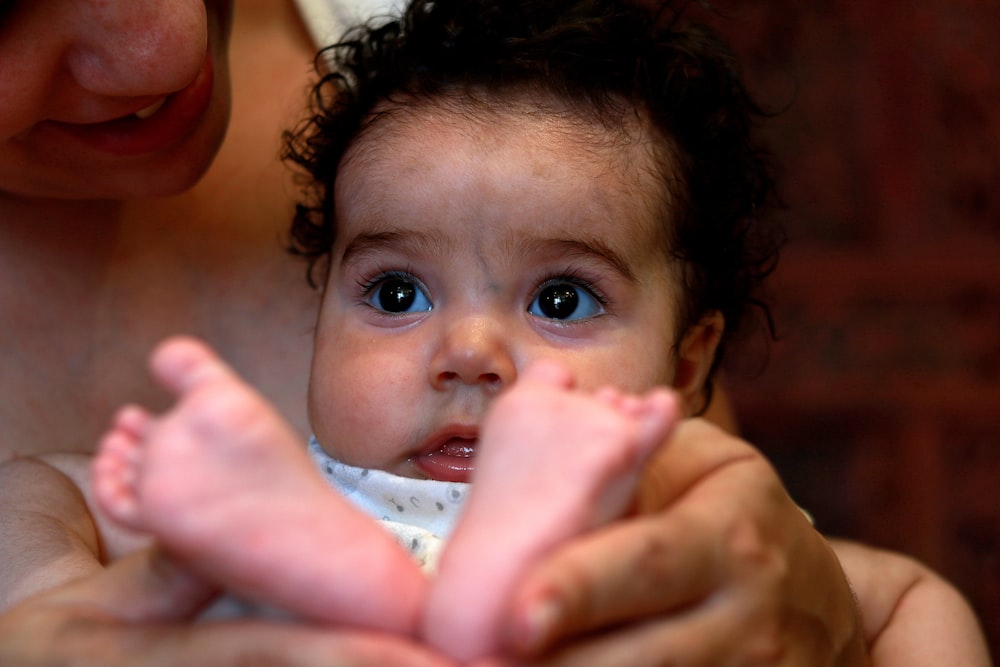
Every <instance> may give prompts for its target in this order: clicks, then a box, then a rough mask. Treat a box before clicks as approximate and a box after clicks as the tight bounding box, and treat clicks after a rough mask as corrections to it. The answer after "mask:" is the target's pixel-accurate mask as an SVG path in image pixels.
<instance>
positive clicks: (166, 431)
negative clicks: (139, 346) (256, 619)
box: [93, 338, 426, 633]
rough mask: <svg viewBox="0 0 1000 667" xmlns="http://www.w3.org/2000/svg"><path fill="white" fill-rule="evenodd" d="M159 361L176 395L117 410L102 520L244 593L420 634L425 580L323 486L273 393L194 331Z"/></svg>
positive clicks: (99, 462) (97, 484) (99, 488)
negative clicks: (168, 401) (243, 375)
mask: <svg viewBox="0 0 1000 667" xmlns="http://www.w3.org/2000/svg"><path fill="white" fill-rule="evenodd" d="M152 367H153V372H154V374H155V375H156V377H157V378H158V379H159V380H160V382H162V383H163V384H164V385H165V386H166V387H167V388H168V389H170V390H171V391H172V392H174V393H175V394H176V395H177V402H176V403H175V405H174V406H173V407H172V408H171V409H170V410H169V411H167V412H166V413H165V414H163V415H160V416H153V415H150V414H149V413H147V412H145V411H144V410H142V409H141V408H136V407H127V408H124V409H123V410H122V411H120V412H119V414H118V415H117V417H116V418H115V421H114V424H113V425H112V428H111V430H110V431H109V432H108V433H107V434H106V435H105V437H104V438H103V440H102V442H101V448H100V452H99V454H98V457H97V458H96V460H95V462H94V466H93V488H94V495H95V497H96V499H97V501H98V503H99V505H100V506H101V508H102V509H103V510H104V511H105V512H106V513H107V514H108V516H110V517H111V518H112V519H114V520H115V521H117V522H119V523H120V524H122V525H124V526H126V527H128V528H131V529H133V530H140V531H143V532H148V533H151V534H152V535H153V536H154V537H156V538H157V539H158V540H159V541H160V542H161V543H162V545H163V546H164V548H165V549H166V550H168V551H169V552H170V553H171V554H172V555H174V556H175V557H176V558H177V559H178V560H180V561H182V562H184V563H186V564H187V565H189V566H190V567H191V568H192V569H193V570H194V571H196V572H197V573H198V574H200V575H202V576H204V577H206V578H208V579H210V580H211V581H213V582H215V583H217V584H219V585H222V586H224V587H227V588H230V589H233V590H234V592H236V593H237V594H239V595H243V596H247V597H250V598H252V599H254V600H258V601H262V602H266V603H268V604H271V605H275V606H278V607H281V608H283V609H285V610H287V611H290V612H293V613H295V614H299V615H301V616H305V617H308V618H310V619H313V620H319V621H324V622H332V623H339V624H350V625H355V626H361V627H368V628H375V629H380V630H389V631H393V632H402V633H412V632H413V630H414V628H415V624H416V622H417V617H418V614H419V608H420V606H421V605H422V603H423V600H424V597H425V587H426V582H425V581H424V578H423V575H422V574H421V573H420V572H419V570H418V569H417V567H416V565H415V564H414V563H413V562H412V561H411V560H410V557H409V555H407V554H406V552H405V551H404V550H403V549H402V548H401V547H399V545H397V544H396V543H395V541H394V540H393V538H392V537H390V536H389V535H388V533H386V532H385V531H384V530H383V529H382V528H381V527H379V526H378V525H377V524H376V523H375V522H373V521H372V520H371V519H369V518H367V517H366V516H364V515H362V514H361V513H360V512H358V511H357V510H355V509H354V508H353V507H351V506H350V505H349V504H348V503H347V502H346V501H345V500H343V499H342V498H340V497H339V496H337V495H336V493H335V492H334V491H333V490H332V489H330V488H329V487H328V486H327V484H326V482H325V481H324V480H323V479H322V478H321V477H320V476H319V474H318V472H317V471H316V470H315V467H314V465H313V463H312V461H311V460H310V458H309V456H308V454H307V453H306V450H305V447H304V445H303V444H302V443H301V441H300V440H299V438H298V436H297V435H296V434H295V432H294V431H293V430H292V429H291V427H290V426H288V425H287V423H286V422H285V421H284V419H283V418H282V417H281V416H280V415H279V414H278V413H277V412H276V411H275V410H274V409H273V408H272V407H271V406H270V405H269V404H268V403H267V401H266V400H265V399H264V398H263V397H261V396H260V395H259V394H258V393H257V392H255V391H254V390H253V389H252V388H250V387H249V386H248V385H246V384H245V383H244V382H243V381H242V380H240V379H239V377H237V376H236V375H235V373H233V371H232V370H231V369H229V367H228V366H226V365H225V364H224V363H222V362H221V361H220V360H219V359H218V358H217V357H216V356H215V355H214V354H213V353H212V352H211V350H209V349H208V348H207V347H206V346H204V345H203V344H201V343H199V342H198V341H195V340H192V339H186V338H181V339H172V340H170V341H168V342H166V343H165V344H163V345H161V346H160V348H159V349H158V350H157V351H156V353H155V354H154V356H153V360H152Z"/></svg>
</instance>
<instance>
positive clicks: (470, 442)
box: [413, 435, 479, 482]
mask: <svg viewBox="0 0 1000 667" xmlns="http://www.w3.org/2000/svg"><path fill="white" fill-rule="evenodd" d="M478 444H479V438H478V437H476V436H473V435H452V436H448V437H446V438H445V439H443V440H441V441H440V442H438V443H436V445H435V446H432V447H431V448H429V449H426V450H424V451H423V452H422V453H420V454H418V455H417V456H415V457H413V462H414V463H415V464H416V465H417V467H419V468H420V470H421V472H423V473H424V474H425V475H427V476H428V477H430V478H431V479H436V480H439V481H442V482H468V481H469V480H470V478H471V477H472V472H473V471H474V470H475V468H476V466H475V457H476V447H477V445H478Z"/></svg>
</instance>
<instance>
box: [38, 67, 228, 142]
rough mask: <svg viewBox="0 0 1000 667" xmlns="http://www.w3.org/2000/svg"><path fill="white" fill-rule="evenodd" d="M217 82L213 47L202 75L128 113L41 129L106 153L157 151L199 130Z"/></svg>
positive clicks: (52, 124) (43, 125) (44, 125)
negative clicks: (101, 119)
mask: <svg viewBox="0 0 1000 667" xmlns="http://www.w3.org/2000/svg"><path fill="white" fill-rule="evenodd" d="M214 82H215V68H214V64H213V61H212V55H211V51H209V52H208V53H206V55H205V61H204V63H203V64H202V68H201V70H200V71H199V72H198V75H197V76H196V77H195V78H194V80H193V81H192V82H191V83H190V84H188V85H187V86H186V87H185V88H183V89H181V90H179V91H177V92H175V93H171V94H170V95H165V96H163V97H160V98H154V99H153V100H152V101H151V102H148V103H144V104H145V106H143V107H142V108H139V109H136V110H135V111H134V112H132V113H130V114H128V115H125V116H122V117H121V118H115V119H111V120H107V121H105V122H102V123H62V122H57V121H47V122H45V123H41V124H40V125H39V126H38V129H39V130H42V129H43V128H44V131H45V132H52V133H54V134H56V135H58V136H59V137H61V138H64V139H65V140H69V141H71V142H75V143H77V144H81V145H83V146H87V147H89V148H90V149H91V150H97V151H99V152H102V153H108V154H112V155H121V156H133V155H144V154H149V153H155V152H158V151H161V150H164V149H167V148H169V147H171V146H173V145H176V144H178V143H180V142H182V141H183V140H184V139H185V138H186V137H188V136H189V135H190V134H191V133H193V132H194V131H195V129H196V128H197V127H198V126H199V124H200V122H201V120H202V118H203V117H204V116H205V113H206V111H207V110H208V108H209V105H210V104H211V101H212V92H213V90H214Z"/></svg>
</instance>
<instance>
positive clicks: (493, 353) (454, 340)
mask: <svg viewBox="0 0 1000 667" xmlns="http://www.w3.org/2000/svg"><path fill="white" fill-rule="evenodd" d="M516 378H517V366H516V364H515V360H514V357H513V356H512V351H511V337H510V335H509V331H505V330H504V326H503V324H502V323H501V322H500V321H498V320H496V319H494V318H491V317H488V316H483V315H470V316H466V317H462V318H459V319H458V320H456V321H453V322H451V323H449V324H447V325H446V326H445V328H444V331H443V333H442V336H441V341H440V344H439V346H438V349H437V350H436V352H435V355H434V357H433V359H432V361H431V367H430V381H431V385H432V386H433V387H434V388H435V389H438V390H440V391H444V390H447V389H449V388H453V387H456V386H463V385H464V386H478V387H481V388H483V389H486V390H488V391H490V392H493V393H496V392H499V391H500V389H502V388H503V387H505V386H507V385H509V384H511V383H512V382H514V380H515V379H516Z"/></svg>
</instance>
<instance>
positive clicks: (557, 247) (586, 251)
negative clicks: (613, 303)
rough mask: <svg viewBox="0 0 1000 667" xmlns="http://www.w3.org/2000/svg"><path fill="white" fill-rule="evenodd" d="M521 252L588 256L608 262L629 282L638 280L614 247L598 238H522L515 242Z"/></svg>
mask: <svg viewBox="0 0 1000 667" xmlns="http://www.w3.org/2000/svg"><path fill="white" fill-rule="evenodd" d="M516 245H517V246H518V248H519V250H520V251H521V252H524V253H531V252H538V251H542V252H545V253H546V254H547V253H550V252H555V253H558V254H560V255H566V256H569V257H590V258H592V259H596V260H597V261H599V262H602V263H604V264H608V265H610V266H611V268H613V269H614V270H615V271H617V272H618V273H620V274H622V276H624V277H625V279H626V280H628V281H629V282H633V283H634V282H638V278H636V275H635V272H634V271H633V270H632V267H631V266H629V263H628V262H626V261H625V259H624V258H623V257H622V256H621V254H619V253H618V252H617V251H616V250H615V249H614V248H612V247H611V246H609V245H608V244H607V243H605V242H604V241H602V240H601V239H598V238H593V237H589V238H587V237H583V238H553V239H549V238H546V239H524V240H522V241H521V242H520V243H518V244H516Z"/></svg>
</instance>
